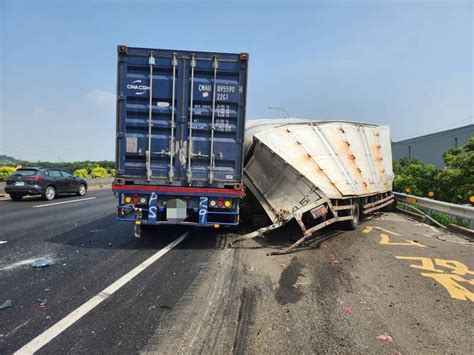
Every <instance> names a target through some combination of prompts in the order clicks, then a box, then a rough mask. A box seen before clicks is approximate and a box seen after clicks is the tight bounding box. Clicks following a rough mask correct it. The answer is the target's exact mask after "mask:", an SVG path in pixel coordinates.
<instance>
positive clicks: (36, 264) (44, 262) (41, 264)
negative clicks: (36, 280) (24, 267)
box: [31, 258, 54, 269]
mask: <svg viewBox="0 0 474 355" xmlns="http://www.w3.org/2000/svg"><path fill="white" fill-rule="evenodd" d="M50 265H54V261H52V260H50V259H46V258H43V259H37V260H35V261H33V263H32V264H31V267H32V268H33V269H39V268H42V267H46V266H50Z"/></svg>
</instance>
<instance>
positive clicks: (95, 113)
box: [0, 0, 474, 161]
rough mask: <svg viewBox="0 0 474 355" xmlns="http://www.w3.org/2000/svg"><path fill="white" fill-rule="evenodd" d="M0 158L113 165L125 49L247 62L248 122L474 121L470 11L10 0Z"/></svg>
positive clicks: (406, 131)
mask: <svg viewBox="0 0 474 355" xmlns="http://www.w3.org/2000/svg"><path fill="white" fill-rule="evenodd" d="M0 13H1V15H0V16H1V17H0V36H1V37H0V43H1V44H0V45H1V47H0V75H1V77H0V85H1V86H0V100H1V101H0V154H8V155H13V156H15V157H18V158H23V159H30V160H38V159H40V160H52V161H57V160H58V159H62V160H84V159H113V157H114V137H115V104H114V102H115V96H114V95H115V86H116V45H117V44H126V45H129V46H134V47H151V48H171V49H191V50H204V51H216V52H219V51H224V52H243V51H246V52H249V53H250V73H249V84H248V85H249V88H248V110H247V112H248V114H247V117H248V118H267V117H268V118H271V117H278V116H279V115H280V113H279V112H278V111H274V110H273V111H272V110H269V109H268V106H269V105H276V106H281V107H284V108H286V109H287V110H288V111H289V112H290V114H291V116H293V117H306V118H315V119H331V120H333V119H342V120H356V121H363V122H373V123H383V124H388V125H390V126H391V129H392V136H393V139H394V140H399V139H404V138H408V137H412V136H416V135H419V134H423V133H431V132H434V131H437V130H444V129H448V128H453V127H457V126H462V125H466V124H469V123H473V120H474V119H473V117H472V116H473V114H474V113H473V81H474V79H473V78H474V77H473V5H472V2H470V1H456V0H453V1H424V2H413V1H313V2H297V1H288V2H276V1H252V2H244V1H235V2H228V1H217V2H211V1H207V2H198V1H195V2H182V1H174V2H160V1H150V2H147V1H127V2H126V1H50V0H43V1H41V2H40V1H22V0H16V1H12V0H0Z"/></svg>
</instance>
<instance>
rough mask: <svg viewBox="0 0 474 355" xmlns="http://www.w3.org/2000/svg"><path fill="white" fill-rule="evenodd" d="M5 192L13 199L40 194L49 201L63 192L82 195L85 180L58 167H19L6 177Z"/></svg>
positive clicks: (84, 188) (85, 188) (85, 183)
mask: <svg viewBox="0 0 474 355" xmlns="http://www.w3.org/2000/svg"><path fill="white" fill-rule="evenodd" d="M5 192H6V193H7V194H9V195H10V198H11V199H12V200H15V201H20V200H21V199H22V198H23V196H26V195H42V196H43V197H44V198H45V199H46V200H49V201H50V200H53V199H54V198H55V197H56V195H59V194H64V193H76V194H77V195H78V196H84V195H85V194H86V192H87V181H86V180H85V179H83V178H81V177H80V176H77V175H73V174H71V173H70V172H69V171H67V170H64V169H59V168H20V169H17V170H16V171H15V172H14V173H13V175H11V176H10V177H9V178H8V179H7V184H6V186H5Z"/></svg>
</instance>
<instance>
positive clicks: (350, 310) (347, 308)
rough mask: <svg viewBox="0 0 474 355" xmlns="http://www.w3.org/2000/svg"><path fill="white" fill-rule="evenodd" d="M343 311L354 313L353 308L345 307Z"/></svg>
mask: <svg viewBox="0 0 474 355" xmlns="http://www.w3.org/2000/svg"><path fill="white" fill-rule="evenodd" d="M342 311H343V312H344V313H352V307H349V306H344V307H342Z"/></svg>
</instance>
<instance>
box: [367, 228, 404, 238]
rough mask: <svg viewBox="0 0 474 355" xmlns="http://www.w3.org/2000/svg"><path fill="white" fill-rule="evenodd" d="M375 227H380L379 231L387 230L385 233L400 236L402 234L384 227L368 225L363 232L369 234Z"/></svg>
mask: <svg viewBox="0 0 474 355" xmlns="http://www.w3.org/2000/svg"><path fill="white" fill-rule="evenodd" d="M374 229H378V230H379V231H382V232H385V233H388V234H393V235H397V236H400V235H401V234H398V233H395V232H392V231H389V230H387V229H383V228H382V227H373V226H367V227H365V229H364V230H363V231H362V233H365V234H369V233H370V232H372V231H373V230H374Z"/></svg>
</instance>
